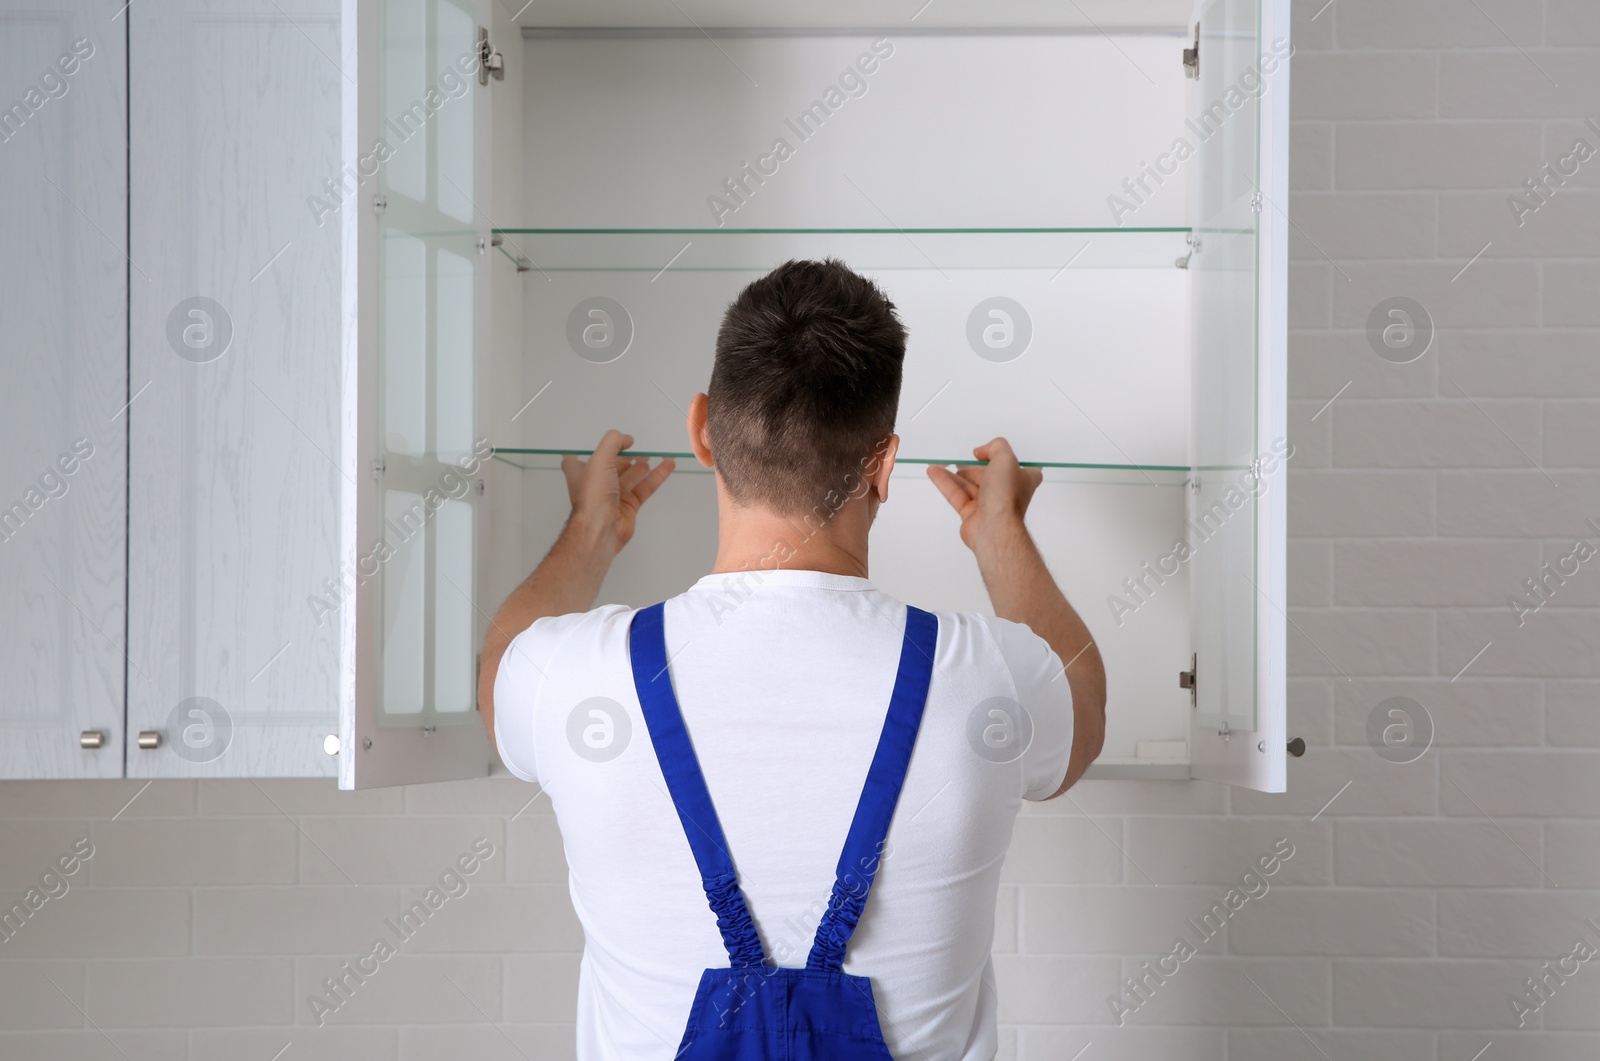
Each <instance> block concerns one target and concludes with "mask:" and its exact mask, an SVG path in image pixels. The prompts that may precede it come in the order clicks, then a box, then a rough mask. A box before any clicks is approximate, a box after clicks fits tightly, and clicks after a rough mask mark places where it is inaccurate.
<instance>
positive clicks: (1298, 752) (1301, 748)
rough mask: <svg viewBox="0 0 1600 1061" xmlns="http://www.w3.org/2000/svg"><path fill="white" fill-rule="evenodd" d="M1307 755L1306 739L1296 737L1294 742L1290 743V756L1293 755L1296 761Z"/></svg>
mask: <svg viewBox="0 0 1600 1061" xmlns="http://www.w3.org/2000/svg"><path fill="white" fill-rule="evenodd" d="M1305 753H1306V742H1305V738H1304V737H1296V738H1295V739H1294V740H1292V741H1290V742H1289V754H1290V755H1292V756H1294V757H1295V758H1296V759H1298V758H1300V756H1302V755H1304V754H1305Z"/></svg>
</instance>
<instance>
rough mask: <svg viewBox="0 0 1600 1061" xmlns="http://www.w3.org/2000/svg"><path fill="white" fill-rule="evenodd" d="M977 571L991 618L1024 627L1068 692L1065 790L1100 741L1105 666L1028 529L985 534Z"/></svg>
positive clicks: (1014, 527)
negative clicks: (1069, 746)
mask: <svg viewBox="0 0 1600 1061" xmlns="http://www.w3.org/2000/svg"><path fill="white" fill-rule="evenodd" d="M976 555H977V559H978V570H979V572H980V573H981V574H982V575H983V584H984V586H985V587H986V588H987V589H988V591H989V600H990V602H991V603H992V604H993V606H994V613H995V614H996V615H998V616H999V617H1000V618H1002V619H1010V620H1011V621H1012V622H1017V623H1023V624H1026V625H1027V626H1028V627H1029V628H1030V629H1032V630H1033V632H1034V633H1036V634H1038V635H1039V636H1040V637H1042V638H1044V640H1045V642H1046V643H1047V644H1049V646H1050V647H1051V648H1052V649H1054V650H1055V653H1056V655H1057V656H1059V657H1061V662H1062V663H1063V665H1064V666H1065V668H1066V679H1067V682H1068V684H1069V685H1070V687H1071V689H1072V708H1073V725H1074V728H1075V733H1076V734H1077V735H1078V736H1082V737H1085V738H1087V739H1083V740H1079V739H1077V736H1075V737H1074V740H1073V754H1072V761H1071V763H1070V764H1069V766H1068V769H1067V777H1066V785H1065V786H1063V787H1064V788H1065V787H1067V786H1070V785H1071V784H1072V783H1073V782H1075V781H1077V779H1078V778H1079V777H1080V776H1082V774H1083V771H1084V770H1086V769H1087V768H1088V766H1089V764H1090V763H1091V762H1093V761H1094V758H1095V756H1097V755H1098V754H1100V747H1101V744H1102V742H1103V740H1104V738H1105V699H1106V681H1105V666H1104V664H1103V663H1102V662H1101V660H1100V650H1099V648H1098V647H1096V645H1095V643H1094V637H1093V635H1092V634H1090V633H1089V628H1088V627H1087V626H1085V625H1084V622H1083V620H1082V619H1081V618H1080V617H1079V616H1078V613H1077V611H1076V610H1075V609H1074V608H1073V607H1072V605H1071V604H1069V603H1067V598H1066V596H1065V595H1063V594H1062V592H1061V590H1060V589H1059V588H1058V587H1057V586H1056V582H1055V579H1054V578H1052V577H1051V575H1050V570H1049V568H1048V567H1046V566H1045V562H1044V557H1042V556H1041V555H1039V549H1038V546H1036V545H1034V543H1033V538H1032V537H1030V536H1029V534H1028V531H1027V528H1026V527H1025V526H1023V524H1022V523H1021V522H1020V521H1018V522H1017V523H1016V524H1015V525H1011V526H1007V527H1005V528H1003V529H1001V530H998V531H996V532H993V533H990V534H989V535H988V536H986V538H985V539H984V541H983V543H982V544H981V545H980V546H979V548H978V549H977V552H976Z"/></svg>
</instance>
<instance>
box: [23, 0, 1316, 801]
mask: <svg viewBox="0 0 1600 1061" xmlns="http://www.w3.org/2000/svg"><path fill="white" fill-rule="evenodd" d="M116 6H117V5H114V4H112V5H107V4H105V3H94V2H90V0H81V2H80V0H54V2H53V3H52V4H47V5H45V7H44V8H43V9H42V11H43V13H41V9H39V8H38V7H37V6H34V7H29V8H27V9H22V8H16V7H15V6H12V7H8V8H5V9H4V10H3V12H0V18H4V20H5V23H6V26H7V33H6V34H5V35H4V40H3V42H0V48H3V49H4V54H5V55H6V57H7V63H6V68H7V69H12V70H23V71H28V70H32V69H34V68H35V67H38V69H39V70H40V71H41V72H43V71H46V70H47V68H49V67H50V64H52V63H53V62H55V61H56V60H57V59H58V58H59V56H60V55H62V54H64V53H66V52H68V51H71V50H72V49H73V47H74V42H75V41H77V40H78V39H79V38H80V37H87V38H89V39H90V40H91V41H93V42H94V44H95V46H96V50H95V52H94V54H93V56H92V57H91V58H88V59H86V60H80V62H79V63H78V65H77V68H76V70H75V72H74V73H73V74H71V75H67V80H66V81H65V82H64V83H66V84H68V85H69V86H70V88H69V90H68V91H67V92H65V93H60V92H59V90H58V89H50V92H55V93H57V95H56V96H55V97H54V98H51V97H50V95H49V93H45V92H41V94H40V100H41V103H40V105H39V106H38V107H33V106H32V105H29V106H27V107H25V108H24V111H25V113H22V112H16V111H13V112H12V115H13V116H12V117H7V116H6V115H0V122H7V123H10V124H8V125H7V129H6V133H5V143H4V144H0V180H3V181H4V186H3V187H4V191H5V192H6V194H7V201H8V202H10V203H15V204H20V207H19V208H17V209H14V210H12V211H11V216H12V217H13V220H14V223H15V227H14V228H11V229H8V241H7V247H6V251H5V253H4V254H0V259H3V268H4V269H5V270H6V272H5V280H6V288H5V289H6V290H7V291H8V292H23V293H26V297H25V298H12V299H9V300H6V301H5V304H4V305H0V314H3V315H4V317H3V318H0V336H4V339H3V340H0V341H4V342H5V343H6V350H7V356H6V358H5V360H4V363H3V365H0V372H3V373H4V386H3V388H0V401H3V402H4V403H5V414H6V415H5V416H4V417H3V419H0V432H4V433H5V438H6V446H5V449H4V453H5V459H4V461H3V462H0V463H3V468H0V471H3V476H0V490H3V491H4V493H3V494H0V505H4V504H9V503H10V501H11V500H12V499H19V500H20V501H21V503H22V509H20V510H19V509H18V508H17V507H16V506H12V507H11V508H9V509H7V512H9V513H12V514H13V516H12V521H13V522H16V523H17V524H18V526H17V528H16V533H14V534H11V533H9V532H10V531H11V530H12V528H11V527H10V526H9V525H7V527H6V530H7V532H8V536H7V538H6V540H5V541H4V542H3V543H0V585H3V593H4V598H3V599H4V601H5V606H4V612H3V619H0V621H3V622H4V624H5V632H6V634H7V640H8V644H12V645H17V646H21V648H22V651H21V652H17V653H12V654H10V655H8V656H7V658H6V662H5V663H4V664H3V666H4V667H5V668H6V670H5V672H4V676H5V677H6V678H7V679H8V680H7V682H6V688H7V690H8V692H7V698H6V700H5V707H4V709H3V713H0V725H3V726H4V727H5V729H6V740H5V752H4V757H3V759H0V765H3V767H4V770H5V772H6V773H7V774H8V775H11V776H134V777H178V776H316V775H328V774H332V773H334V772H337V774H338V777H339V782H340V784H341V786H343V787H346V788H352V787H368V786H374V785H387V784H399V783H407V782H417V781H426V780H437V779H445V778H453V777H465V776H472V775H479V774H482V773H484V772H485V770H486V769H487V765H486V764H487V762H488V760H489V758H490V753H489V751H488V748H487V742H486V740H485V737H484V734H483V732H482V726H481V725H480V722H479V716H478V713H477V711H476V708H475V703H474V700H475V696H474V687H475V681H476V670H477V666H476V662H477V648H478V646H479V644H480V643H481V640H482V635H483V632H484V629H485V627H486V625H487V623H488V616H489V615H490V614H491V613H492V611H493V610H494V608H495V607H496V606H497V605H498V603H499V602H500V601H501V600H502V599H503V598H504V596H505V594H506V593H507V592H509V590H510V589H511V588H512V587H513V586H515V585H516V583H517V582H518V581H519V580H520V579H521V578H523V577H524V576H525V575H526V573H527V572H528V571H529V570H530V569H531V568H532V567H533V566H534V564H536V563H537V561H538V560H539V558H540V557H541V555H542V554H543V551H544V550H545V549H546V548H547V547H548V545H549V543H550V541H551V540H552V539H553V537H554V535H555V533H556V531H557V529H558V528H559V526H560V524H561V522H562V520H563V519H564V517H565V515H566V498H565V492H564V489H563V487H562V483H561V478H560V475H559V472H558V470H557V467H556V465H557V455H558V454H560V453H562V452H573V451H584V450H587V449H588V448H590V447H591V446H592V445H593V444H594V442H595V441H596V440H597V439H598V438H599V437H600V435H601V434H602V433H603V431H604V430H605V429H606V428H608V427H611V426H620V427H623V428H625V429H627V430H628V431H630V432H631V433H632V434H634V435H635V436H636V438H637V449H638V450H639V451H643V452H647V453H655V454H664V453H674V454H683V453H684V451H685V450H686V448H687V447H686V443H685V439H684V436H683V409H684V406H685V405H686V404H687V401H688V399H689V397H690V395H692V394H693V393H694V392H695V391H697V390H700V389H703V388H704V387H705V385H706V382H707V380H708V378H709V372H710V364H711V352H712V345H713V337H714V334H715V330H716V327H717V323H718V321H719V319H720V315H721V312H722V309H723V308H724V307H725V305H726V304H727V302H728V300H729V299H731V298H732V297H733V295H734V294H735V293H736V292H737V291H738V290H739V288H740V287H741V286H743V285H744V284H745V283H747V282H748V281H749V280H750V279H753V278H754V277H756V276H759V275H761V274H762V273H764V272H766V271H767V270H769V269H770V268H771V267H772V266H774V265H776V264H777V263H779V262H781V261H783V260H785V259H787V258H790V257H816V256H822V255H836V256H839V257H841V258H843V259H844V260H845V261H847V262H848V263H849V264H850V265H852V266H853V267H855V268H857V269H859V270H861V271H862V272H864V273H866V274H868V275H870V276H872V277H874V278H875V279H877V280H878V281H879V282H880V283H881V284H883V286H884V287H885V288H886V289H887V291H888V292H889V294H890V296H891V297H892V298H893V299H894V301H895V302H896V304H897V305H898V306H899V308H900V310H901V313H902V315H903V317H904V319H905V321H906V323H907V325H908V327H909V330H910V336H911V339H910V348H909V353H908V358H907V364H906V375H905V386H904V390H903V399H902V410H901V418H900V424H899V431H900V433H901V435H902V438H903V443H902V448H901V465H900V467H899V469H898V470H897V473H896V474H897V481H896V483H895V488H894V490H893V495H892V498H891V501H890V503H889V504H888V505H887V506H886V507H885V508H884V509H883V511H882V514H881V516H880V518H879V522H878V525H877V526H876V528H875V529H874V531H873V540H872V577H873V580H874V582H876V583H877V584H878V585H879V586H881V587H882V588H883V589H885V590H886V591H888V592H890V593H892V594H894V595H896V596H899V597H901V598H903V599H906V600H911V601H915V602H917V603H918V604H921V605H923V606H927V607H935V608H972V609H979V610H982V609H985V608H987V600H986V597H985V595H984V593H983V589H982V585H981V582H980V581H979V579H978V574H977V570H976V567H975V565H974V564H973V562H972V560H971V558H970V556H969V555H968V554H967V553H966V551H965V549H964V548H963V547H962V546H961V545H960V542H959V539H958V537H957V534H956V528H955V521H954V517H953V516H952V515H951V514H950V513H949V512H948V511H947V509H946V507H945V504H944V502H943V501H942V499H940V498H939V496H938V495H937V493H936V491H935V490H934V489H933V487H932V486H931V485H930V484H929V483H928V482H927V480H926V479H925V478H924V469H923V465H925V464H927V463H929V462H932V461H938V462H941V463H944V462H949V461H953V460H958V459H962V458H964V457H965V456H966V455H967V454H968V453H969V452H970V449H971V447H972V446H973V445H975V444H977V443H978V442H981V441H983V440H985V439H987V438H989V437H991V436H993V435H996V434H1005V435H1007V436H1008V437H1009V438H1011V439H1012V441H1013V443H1014V444H1015V446H1016V448H1017V450H1018V452H1019V453H1020V455H1021V456H1022V458H1023V459H1024V460H1026V461H1029V462H1033V463H1038V464H1041V465H1042V466H1044V468H1045V480H1046V481H1045V485H1044V486H1043V487H1042V488H1041V490H1040V491H1039V493H1038V495H1037V497H1036V500H1035V502H1034V505H1033V508H1032V510H1031V512H1030V517H1029V519H1030V526H1031V528H1032V530H1033V533H1034V535H1035V537H1036V539H1037V540H1038V541H1039V543H1040V545H1041V548H1042V549H1043V551H1044V552H1045V555H1046V558H1047V560H1048V561H1049V563H1050V565H1051V567H1052V570H1053V571H1054V572H1055V573H1056V575H1057V576H1058V578H1059V580H1060V581H1061V583H1062V584H1063V586H1064V587H1065V588H1066V589H1067V591H1068V593H1069V595H1070V596H1071V597H1072V598H1073V600H1074V601H1075V603H1076V604H1077V605H1078V607H1079V609H1080V610H1081V611H1082V612H1083V613H1084V615H1085V617H1086V618H1087V619H1088V621H1089V623H1090V626H1091V628H1092V629H1094V631H1095V633H1096V634H1097V636H1098V638H1099V641H1100V644H1101V647H1102V651H1103V653H1104V655H1105V658H1106V661H1107V669H1108V677H1109V682H1110V702H1109V705H1108V728H1109V732H1108V735H1107V743H1106V750H1105V754H1104V755H1103V756H1102V758H1101V760H1100V761H1099V762H1098V763H1096V764H1095V766H1094V767H1093V769H1092V774H1093V776H1102V777H1111V776H1131V777H1151V778H1163V777H1165V778H1178V777H1200V778H1207V779H1211V780H1216V781H1222V782H1227V783H1232V784H1240V785H1248V786H1250V787H1254V788H1259V789H1264V790H1281V789H1282V788H1283V787H1284V784H1285V740H1286V737H1287V736H1288V734H1286V733H1285V732H1284V696H1285V693H1284V690H1285V676H1284V663H1285V652H1284V618H1283V606H1284V532H1285V528H1284V490H1283V484H1284V479H1285V475H1284V466H1283V458H1284V449H1283V440H1284V437H1285V434H1286V432H1285V423H1284V418H1285V405H1286V403H1285V386H1284V383H1285V380H1284V364H1285V334H1286V333H1285V308H1286V293H1285V289H1286V262H1285V251H1286V242H1287V240H1286V228H1287V219H1286V217H1285V216H1284V214H1283V212H1282V207H1283V205H1284V204H1285V202H1286V183H1287V172H1288V167H1287V135H1286V132H1287V114H1288V109H1287V108H1288V64H1287V62H1286V61H1285V52H1286V51H1287V39H1286V38H1287V36H1288V32H1289V30H1288V23H1287V8H1288V4H1287V0H1210V2H1209V3H1203V4H1202V5H1201V6H1199V7H1197V8H1194V9H1191V7H1190V0H1137V2H1121V3H1110V2H1109V0H1102V2H1095V3H1091V2H1089V0H1084V2H1083V3H1082V4H1072V5H1057V4H1053V3H1044V2H1042V0H1004V2H997V3H991V4H984V5H975V4H973V5H959V6H958V5H942V4H935V5H932V6H929V7H927V8H925V9H924V10H923V11H921V12H915V13H914V14H915V17H912V16H913V12H908V11H902V10H900V9H899V5H888V4H883V3H865V4H863V3H844V2H843V0H827V2H820V3H814V4H807V5H760V6H752V5H744V4H734V3H729V2H726V0H694V2H689V0H685V3H684V4H682V5H681V6H679V7H673V8H671V9H670V10H667V11H664V10H663V9H662V8H661V5H659V4H654V3H650V4H646V3H644V2H643V0H638V2H633V0H606V2H599V3H578V2H576V0H552V2H549V3H539V4H534V5H528V6H526V7H524V8H523V9H522V10H521V11H517V12H515V13H513V11H512V10H511V9H510V8H509V7H508V6H507V5H501V4H491V3H489V2H488V0H384V2H382V3H370V2H361V0H305V2H300V3H297V4H296V5H294V7H293V8H292V9H290V8H286V7H284V6H283V5H281V4H279V3H276V2H274V0H179V2H174V3H163V4H160V5H149V6H146V5H143V4H133V5H129V6H128V7H126V8H125V9H123V10H122V11H120V12H118V11H116V10H115V8H116ZM108 7H109V8H110V9H109V10H102V8H108ZM113 16H115V17H113ZM514 20H515V21H514ZM1196 24H1198V26H1199V30H1198V33H1199V38H1198V45H1197V52H1198V62H1197V64H1196V67H1197V69H1196V70H1195V72H1196V73H1197V74H1198V80H1195V79H1191V78H1190V77H1188V76H1186V70H1185V64H1184V62H1183V53H1184V49H1185V47H1195V43H1194V40H1193V38H1192V37H1191V34H1192V33H1193V32H1194V26H1195V25H1196ZM80 27H82V28H81V29H80ZM485 34H486V35H487V39H488V41H490V42H492V43H490V44H489V45H488V51H489V52H490V53H497V54H496V61H495V63H494V64H491V65H494V66H497V67H499V71H498V72H499V75H500V76H498V77H491V76H489V75H488V73H487V72H486V70H487V67H486V65H485V63H484V62H483V61H482V56H483V55H484V53H485V52H484V49H485V45H484V43H483V38H484V36H485ZM41 76H43V73H41ZM52 76H54V75H52ZM52 84H55V82H54V81H53V82H52ZM18 113H21V117H20V118H18V117H16V115H17V114H18ZM12 125H15V126H16V128H14V129H13V128H12V127H11V126H12ZM124 159H126V163H127V165H126V168H125V169H124ZM13 234H15V238H12V236H13ZM41 263H43V264H42V265H41ZM80 437H81V438H85V439H87V440H88V441H89V442H90V444H92V445H93V447H94V455H93V457H92V458H90V459H88V460H80V461H78V462H77V465H76V467H75V469H74V472H73V474H72V475H71V476H70V477H68V478H65V479H63V481H65V482H66V483H67V484H68V486H69V489H68V490H67V491H66V492H65V493H64V496H62V497H59V498H50V497H48V496H46V495H48V494H49V493H50V492H51V491H52V490H55V491H58V492H59V488H58V487H57V486H55V485H51V486H49V488H48V489H44V490H42V491H35V492H36V493H38V494H39V497H40V504H39V505H37V506H34V505H33V504H32V503H31V502H30V501H29V500H28V498H29V497H30V496H32V494H30V491H34V487H35V486H36V485H37V481H38V480H39V477H40V476H41V475H43V474H46V473H47V472H49V470H50V468H51V467H52V466H53V464H54V462H55V461H56V459H57V458H58V457H59V456H60V455H62V454H66V453H68V452H69V451H70V450H71V448H72V446H73V445H74V443H75V440H76V439H78V438H80ZM685 457H686V454H685ZM63 474H64V473H63ZM55 481H56V480H54V479H52V480H51V482H52V483H55ZM712 498H713V480H712V478H711V477H710V476H709V475H708V474H705V473H704V472H702V471H699V470H698V469H697V467H696V466H695V465H694V463H693V462H692V461H691V460H688V459H684V460H682V461H680V471H679V473H678V474H676V475H674V476H673V478H672V479H671V480H670V481H669V482H668V484H667V485H666V486H665V487H664V488H663V489H662V491H661V492H660V493H659V494H658V495H657V497H656V498H655V499H654V500H652V502H651V504H650V506H649V507H648V508H647V509H646V512H645V515H644V519H643V526H642V528H641V531H640V533H639V535H638V536H637V537H636V538H635V540H634V542H633V544H632V545H630V547H629V548H628V549H627V550H626V551H625V552H624V554H623V555H622V556H621V558H620V559H619V561H618V562H617V564H616V565H615V566H614V569H613V570H612V572H611V574H610V576H609V578H608V579H607V582H606V584H605V586H604V588H603V590H602V597H603V598H604V599H606V600H610V601H621V602H626V603H630V604H636V605H642V604H646V603H649V602H652V601H655V600H659V599H661V598H663V597H666V596H668V595H671V594H673V593H676V592H679V591H680V590H681V589H682V588H683V587H684V586H685V585H687V584H688V583H689V582H690V581H692V580H693V579H694V578H696V577H698V576H699V575H700V574H702V573H704V571H705V570H707V568H708V566H709V563H710V561H711V557H712V555H713V550H714V541H715V538H714V531H715V525H714V521H715V509H714V505H713V503H712ZM35 509H36V511H35ZM18 512H23V513H24V514H23V515H15V514H16V513H18ZM0 518H4V517H3V515H0ZM1179 543H1181V545H1180V544H1179ZM933 573H936V574H933ZM1191 661H1194V663H1193V667H1194V671H1195V673H1196V675H1197V678H1196V681H1195V682H1194V683H1193V685H1194V689H1193V694H1194V695H1193V698H1191V691H1190V690H1189V689H1186V688H1180V686H1179V682H1178V677H1179V674H1180V672H1187V671H1190V669H1191ZM85 732H88V733H92V734H100V735H101V737H100V749H99V750H98V751H92V750H89V749H87V748H85V747H83V744H84V743H85V742H84V741H83V740H82V739H81V738H82V735H83V734H84V733H85Z"/></svg>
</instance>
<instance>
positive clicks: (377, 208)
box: [372, 195, 389, 214]
mask: <svg viewBox="0 0 1600 1061" xmlns="http://www.w3.org/2000/svg"><path fill="white" fill-rule="evenodd" d="M387 209H389V200H387V199H385V198H384V197H383V196H381V195H374V196H373V197H372V212H373V213H375V214H381V213H383V212H384V211H385V210H387Z"/></svg>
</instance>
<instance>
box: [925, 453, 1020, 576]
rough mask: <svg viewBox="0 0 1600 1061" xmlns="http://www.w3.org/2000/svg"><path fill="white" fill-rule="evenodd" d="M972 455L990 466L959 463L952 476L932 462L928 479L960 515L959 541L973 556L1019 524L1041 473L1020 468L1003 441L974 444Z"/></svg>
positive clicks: (1015, 456)
mask: <svg viewBox="0 0 1600 1061" xmlns="http://www.w3.org/2000/svg"><path fill="white" fill-rule="evenodd" d="M972 455H973V456H974V457H977V458H978V459H979V460H981V461H988V462H989V463H988V464H987V465H982V464H979V465H962V466H960V467H958V468H957V470H956V471H955V472H951V471H950V469H948V468H945V467H943V466H941V465H938V464H930V465H928V478H930V479H932V480H933V482H934V485H935V486H937V487H938V488H939V492H940V493H942V494H944V497H945V500H946V501H948V502H950V507H951V508H953V509H955V510H956V515H958V516H960V517H961V540H962V541H963V542H965V543H966V545H967V548H969V549H971V550H972V551H973V552H975V553H976V552H979V551H980V550H981V548H982V547H983V546H984V545H986V544H988V543H989V541H990V540H991V539H992V538H993V537H994V536H996V535H999V534H1005V533H1007V532H1011V531H1015V530H1016V529H1017V528H1019V527H1021V526H1022V525H1023V519H1022V518H1023V514H1024V513H1026V512H1027V511H1028V502H1029V501H1031V500H1032V499H1033V492H1034V491H1035V490H1037V489H1038V488H1039V484H1040V483H1041V482H1042V481H1044V472H1042V471H1040V470H1039V469H1038V468H1024V467H1022V466H1021V465H1020V464H1018V463H1017V455H1016V453H1014V452H1013V451H1012V449H1011V443H1009V442H1007V441H1006V440H1005V439H1003V438H996V439H994V440H992V441H990V442H986V443H984V444H983V445H981V446H978V447H977V448H976V449H974V450H973V451H972Z"/></svg>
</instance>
